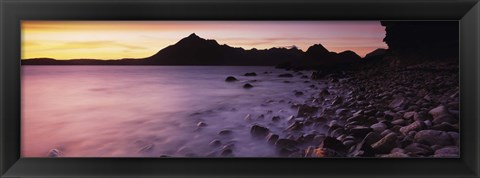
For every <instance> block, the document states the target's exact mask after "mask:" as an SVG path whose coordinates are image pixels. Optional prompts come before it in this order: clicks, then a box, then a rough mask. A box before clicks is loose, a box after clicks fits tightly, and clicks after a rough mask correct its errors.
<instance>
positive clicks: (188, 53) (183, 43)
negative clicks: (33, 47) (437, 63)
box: [22, 33, 385, 68]
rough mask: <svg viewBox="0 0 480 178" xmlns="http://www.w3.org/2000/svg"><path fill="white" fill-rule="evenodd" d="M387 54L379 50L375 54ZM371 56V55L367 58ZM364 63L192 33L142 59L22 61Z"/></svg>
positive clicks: (318, 50)
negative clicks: (240, 45)
mask: <svg viewBox="0 0 480 178" xmlns="http://www.w3.org/2000/svg"><path fill="white" fill-rule="evenodd" d="M379 51H380V52H382V51H383V52H384V51H385V50H384V49H378V50H376V51H374V52H375V53H379ZM369 55H371V54H368V55H367V56H366V58H368V56H369ZM361 60H362V58H361V57H360V56H358V55H357V54H356V53H355V52H353V51H344V52H340V53H336V52H331V51H328V50H327V49H326V48H325V47H323V46H322V45H321V44H315V45H313V46H311V47H309V48H308V50H307V51H305V52H304V51H302V50H300V49H298V48H296V47H293V48H270V49H263V50H258V49H255V48H254V49H250V50H245V49H243V48H237V47H231V46H228V45H226V44H222V45H221V44H219V43H218V42H217V41H215V40H212V39H204V38H201V37H199V36H197V35H196V34H195V33H192V34H191V35H189V36H188V37H185V38H183V39H181V40H180V41H178V42H177V43H175V44H173V45H170V46H168V47H166V48H163V49H161V50H160V51H158V52H157V53H155V54H154V55H152V56H150V57H146V58H140V59H118V60H98V59H70V60H56V59H52V58H32V59H25V60H22V65H211V66H283V67H287V66H296V67H302V68H305V67H309V66H310V67H312V66H338V65H341V66H343V65H351V64H355V63H358V62H360V61H361Z"/></svg>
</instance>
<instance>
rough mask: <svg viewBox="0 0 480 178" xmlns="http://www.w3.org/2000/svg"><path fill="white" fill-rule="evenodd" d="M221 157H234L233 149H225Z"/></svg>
mask: <svg viewBox="0 0 480 178" xmlns="http://www.w3.org/2000/svg"><path fill="white" fill-rule="evenodd" d="M220 155H221V156H228V157H230V156H233V150H232V149H224V150H223V151H222V152H221V153H220Z"/></svg>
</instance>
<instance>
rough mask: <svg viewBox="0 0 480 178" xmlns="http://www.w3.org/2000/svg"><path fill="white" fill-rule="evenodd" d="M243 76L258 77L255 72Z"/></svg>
mask: <svg viewBox="0 0 480 178" xmlns="http://www.w3.org/2000/svg"><path fill="white" fill-rule="evenodd" d="M243 76H249V77H253V76H257V73H255V72H249V73H245V74H243Z"/></svg>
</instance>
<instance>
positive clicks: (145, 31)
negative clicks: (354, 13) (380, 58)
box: [21, 21, 387, 59]
mask: <svg viewBox="0 0 480 178" xmlns="http://www.w3.org/2000/svg"><path fill="white" fill-rule="evenodd" d="M21 28H22V59H29V58H40V57H48V58H55V59H80V58H89V59H122V58H144V57H149V56H151V55H153V54H155V53H156V52H158V51H159V50H161V49H163V48H165V47H167V46H169V45H173V44H175V43H176V42H178V41H179V40H180V39H182V38H185V37H187V36H188V35H190V34H191V33H195V34H197V35H198V36H200V37H202V38H205V39H214V40H217V42H218V43H219V44H227V45H229V46H232V47H242V48H244V49H252V48H257V49H268V48H272V47H291V46H293V45H294V46H297V47H298V48H299V49H301V50H303V51H306V50H307V49H308V47H309V46H312V45H314V44H322V45H323V46H324V47H325V48H327V49H328V50H329V51H334V52H342V51H345V50H352V51H354V52H356V53H357V54H359V55H360V56H362V57H363V56H365V54H367V53H369V52H371V51H373V50H375V49H377V48H387V45H386V44H385V43H384V42H383V38H384V36H385V27H383V26H381V25H380V22H379V21H22V23H21Z"/></svg>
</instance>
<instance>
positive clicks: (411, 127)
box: [399, 121, 426, 135]
mask: <svg viewBox="0 0 480 178" xmlns="http://www.w3.org/2000/svg"><path fill="white" fill-rule="evenodd" d="M424 128H426V126H425V123H424V122H422V121H415V122H413V123H411V124H410V125H407V126H404V127H401V128H400V130H399V131H400V132H401V133H402V134H403V135H407V134H408V133H409V132H411V131H420V130H422V129H424Z"/></svg>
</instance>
